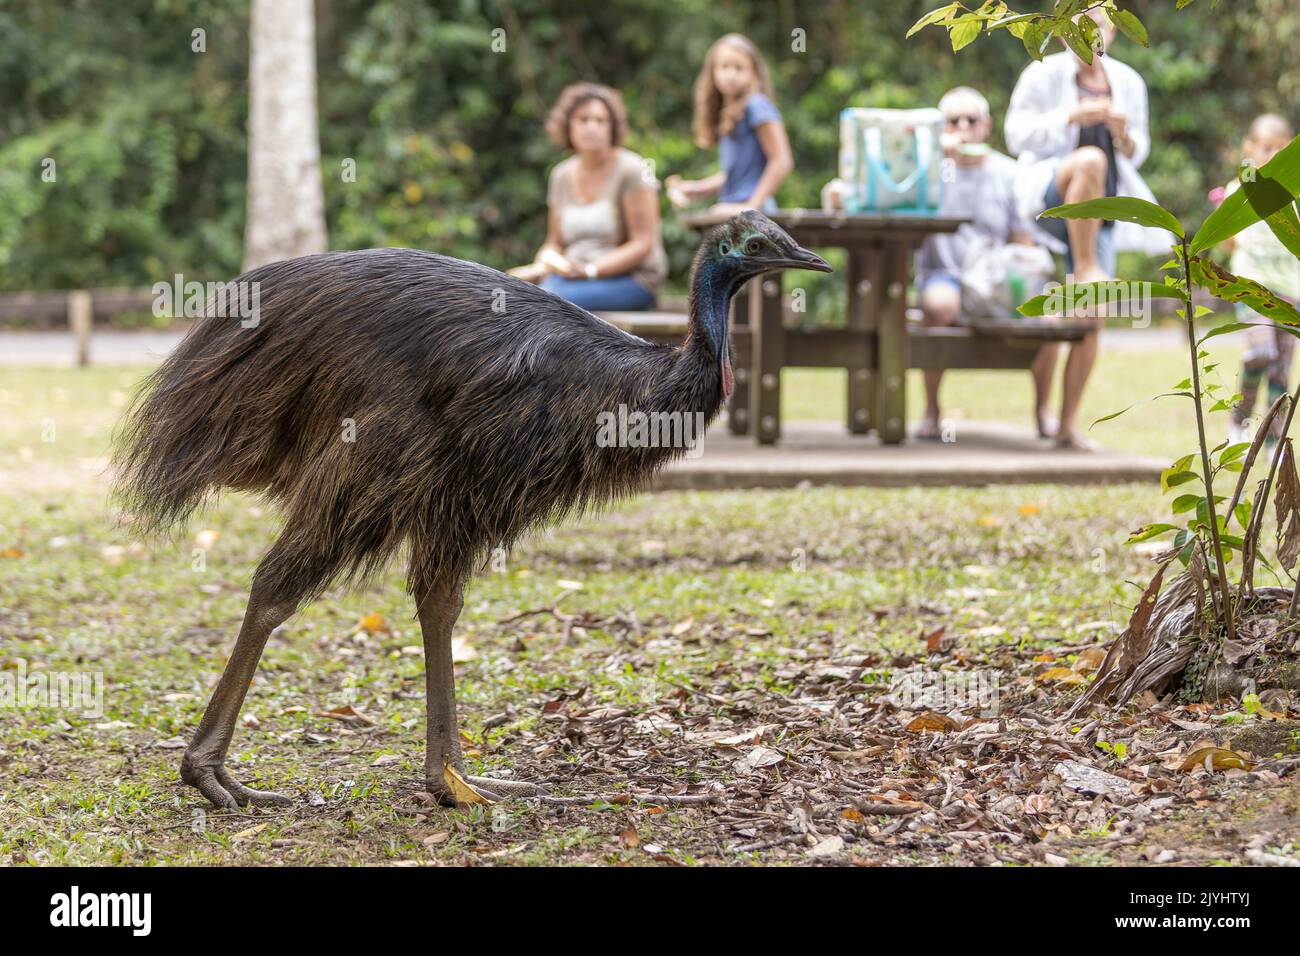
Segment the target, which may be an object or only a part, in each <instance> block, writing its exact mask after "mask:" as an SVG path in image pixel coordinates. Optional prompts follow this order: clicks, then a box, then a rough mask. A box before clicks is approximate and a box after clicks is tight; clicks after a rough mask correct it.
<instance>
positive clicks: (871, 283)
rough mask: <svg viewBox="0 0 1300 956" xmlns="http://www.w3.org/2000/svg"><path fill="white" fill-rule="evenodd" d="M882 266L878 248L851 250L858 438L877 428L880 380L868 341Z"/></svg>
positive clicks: (848, 320)
mask: <svg viewBox="0 0 1300 956" xmlns="http://www.w3.org/2000/svg"><path fill="white" fill-rule="evenodd" d="M881 264H882V260H881V256H880V251H879V249H878V248H872V249H863V248H859V247H854V248H851V249H849V266H848V287H849V299H848V303H849V304H848V314H847V316H846V317H845V326H846V328H847V329H848V330H849V332H850V333H852V334H853V335H854V347H853V350H852V351H851V352H850V354H849V355H848V357H847V361H846V362H845V365H844V369H845V371H846V372H847V373H848V378H849V389H848V426H849V432H850V433H851V434H854V435H865V434H866V433H867V432H868V431H869V430H870V429H871V428H872V427H873V426H874V425H875V424H876V422H875V415H874V414H873V411H874V409H873V406H874V404H875V402H874V392H875V377H876V376H875V371H874V369H872V368H871V367H870V365H869V364H868V361H867V359H868V352H869V351H870V349H869V347H868V342H867V337H868V336H869V335H870V334H871V328H872V325H873V321H872V320H873V319H874V317H875V315H876V313H877V312H878V311H879V306H878V302H879V298H880V295H879V293H880V286H881V284H882V283H881V275H880V267H881ZM859 337H860V338H861V344H860V346H859V344H858V341H857V339H858V338H859Z"/></svg>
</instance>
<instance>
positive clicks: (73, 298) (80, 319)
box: [68, 289, 95, 368]
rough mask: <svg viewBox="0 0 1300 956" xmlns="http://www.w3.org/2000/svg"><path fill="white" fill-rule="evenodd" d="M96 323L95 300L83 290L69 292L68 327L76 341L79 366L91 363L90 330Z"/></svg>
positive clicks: (82, 366)
mask: <svg viewBox="0 0 1300 956" xmlns="http://www.w3.org/2000/svg"><path fill="white" fill-rule="evenodd" d="M94 324H95V302H94V300H93V299H92V298H91V297H90V293H89V292H86V291H85V290H84V289H83V290H78V291H76V292H69V293H68V327H69V328H70V329H72V338H73V341H74V342H75V343H76V361H77V367H78V368H85V367H86V366H88V365H90V332H91V329H92V328H93V326H94Z"/></svg>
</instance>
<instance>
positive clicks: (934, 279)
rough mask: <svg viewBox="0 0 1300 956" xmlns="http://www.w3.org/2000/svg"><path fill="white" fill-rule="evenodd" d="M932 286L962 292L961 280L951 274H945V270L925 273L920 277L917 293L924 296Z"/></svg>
mask: <svg viewBox="0 0 1300 956" xmlns="http://www.w3.org/2000/svg"><path fill="white" fill-rule="evenodd" d="M932 285H946V286H951V287H952V288H953V289H956V290H957V292H959V293H960V292H961V279H959V278H958V277H957V276H955V275H953V274H952V273H951V272H945V271H944V270H943V269H935V270H934V271H933V272H923V273H921V275H920V276H918V281H917V283H916V288H917V291H919V292H921V293H922V294H924V293H925V290H926V289H928V288H929V287H930V286H932Z"/></svg>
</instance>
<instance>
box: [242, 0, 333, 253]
mask: <svg viewBox="0 0 1300 956" xmlns="http://www.w3.org/2000/svg"><path fill="white" fill-rule="evenodd" d="M313 15H314V11H313V0H253V3H252V14H251V18H250V19H251V25H252V29H251V31H250V33H251V41H250V55H249V66H248V85H249V110H248V218H247V221H246V224H245V227H244V269H245V270H248V269H253V268H256V267H257V266H261V265H265V264H266V263H268V262H276V261H278V260H280V259H291V258H293V257H294V256H305V255H309V254H311V253H314V252H324V251H325V250H326V249H327V248H328V243H327V241H326V237H325V197H324V193H323V191H322V187H321V170H320V140H319V138H318V135H317V130H316V28H315V22H314V20H313Z"/></svg>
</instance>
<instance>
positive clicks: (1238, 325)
mask: <svg viewBox="0 0 1300 956" xmlns="http://www.w3.org/2000/svg"><path fill="white" fill-rule="evenodd" d="M1250 328H1254V326H1253V325H1252V324H1251V323H1250V322H1228V323H1226V324H1224V325H1219V326H1215V327H1214V328H1212V329H1210V331H1208V332H1206V333H1205V334H1204V335H1202V336H1201V338H1200V340H1199V341H1197V343H1196V344H1197V345H1200V344H1201V342H1204V341H1205V340H1206V339H1212V338H1214V337H1215V336H1216V335H1227V334H1228V333H1229V332H1241V331H1242V330H1244V329H1250Z"/></svg>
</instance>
